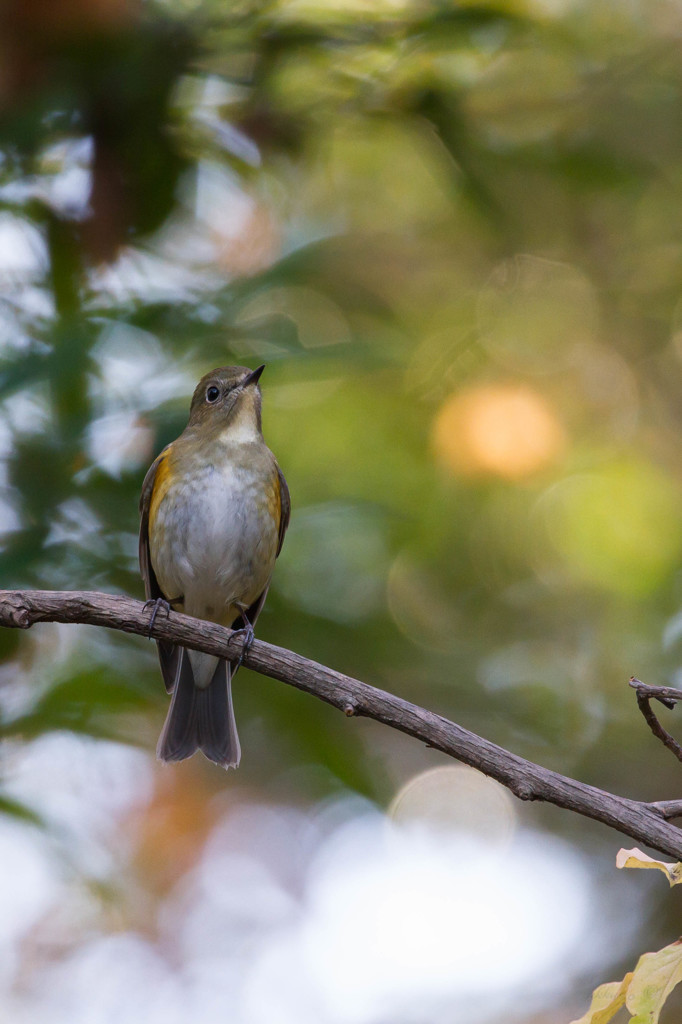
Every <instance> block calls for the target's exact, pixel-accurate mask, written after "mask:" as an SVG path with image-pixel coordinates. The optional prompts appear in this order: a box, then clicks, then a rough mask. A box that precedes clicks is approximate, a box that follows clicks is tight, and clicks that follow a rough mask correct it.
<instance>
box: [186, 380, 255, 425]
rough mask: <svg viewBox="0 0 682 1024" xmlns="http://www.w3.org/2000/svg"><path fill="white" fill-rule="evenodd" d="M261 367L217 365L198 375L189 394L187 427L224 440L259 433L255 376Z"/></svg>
mask: <svg viewBox="0 0 682 1024" xmlns="http://www.w3.org/2000/svg"><path fill="white" fill-rule="evenodd" d="M264 369H265V366H264V365H263V366H259V367H258V368H257V369H256V370H249V369H248V367H246V366H219V367H218V368H217V369H215V370H211V372H210V373H207V374H206V375H205V376H204V377H202V378H201V380H200V381H199V383H198V384H197V386H196V388H195V390H194V395H193V397H192V405H191V406H190V412H189V427H190V428H192V427H199V428H200V429H201V430H202V431H203V430H208V429H209V428H210V432H211V434H213V433H220V434H221V435H223V436H224V438H225V439H226V440H235V441H237V440H240V439H241V440H249V439H251V436H253V439H256V438H257V437H258V436H259V435H260V432H261V393H260V388H259V386H258V379H259V377H260V375H261V373H262V372H263V370H264Z"/></svg>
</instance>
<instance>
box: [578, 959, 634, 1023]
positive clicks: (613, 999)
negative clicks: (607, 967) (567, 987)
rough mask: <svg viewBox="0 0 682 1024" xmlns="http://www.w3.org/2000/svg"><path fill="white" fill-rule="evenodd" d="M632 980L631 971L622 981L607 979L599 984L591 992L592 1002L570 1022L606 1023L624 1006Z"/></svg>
mask: <svg viewBox="0 0 682 1024" xmlns="http://www.w3.org/2000/svg"><path fill="white" fill-rule="evenodd" d="M631 981H632V971H630V972H629V973H628V974H626V975H625V977H624V978H623V980H622V981H609V982H607V983H606V984H605V985H600V986H599V988H596V989H595V990H594V992H593V994H592V1002H591V1003H590V1008H589V1010H588V1011H587V1013H585V1014H583V1016H582V1017H581V1018H580V1019H579V1020H574V1021H571V1024H608V1022H609V1021H610V1020H613V1018H614V1017H615V1015H616V1014H617V1013H618V1011H619V1010H620V1009H621V1008H622V1007H623V1006H625V996H626V994H627V991H628V987H629V985H630V982H631Z"/></svg>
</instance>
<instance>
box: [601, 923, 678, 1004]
mask: <svg viewBox="0 0 682 1024" xmlns="http://www.w3.org/2000/svg"><path fill="white" fill-rule="evenodd" d="M680 981H682V939H678V940H677V941H676V942H673V943H671V945H669V946H665V947H664V948H663V949H659V951H658V952H657V953H645V954H644V955H643V956H641V957H640V958H639V961H638V962H637V966H636V967H635V969H634V972H633V974H632V981H631V982H630V986H629V988H628V990H627V994H626V998H625V1005H626V1006H627V1008H628V1010H629V1011H630V1013H632V1014H634V1016H633V1017H632V1020H631V1021H630V1024H658V1016H659V1014H660V1012H661V1009H662V1007H663V1004H664V1003H665V1001H666V999H667V998H668V996H669V995H670V993H671V992H672V990H673V989H674V988H675V986H676V985H678V984H679V983H680ZM607 1019H608V1018H607Z"/></svg>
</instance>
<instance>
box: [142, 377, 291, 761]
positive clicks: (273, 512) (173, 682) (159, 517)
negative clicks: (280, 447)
mask: <svg viewBox="0 0 682 1024" xmlns="http://www.w3.org/2000/svg"><path fill="white" fill-rule="evenodd" d="M263 370H264V365H263V366H259V367H258V368H257V369H255V370H250V369H249V368H248V367H245V366H221V367H218V368H217V369H215V370H211V372H210V373H207V374H206V375H205V376H204V377H202V378H201V380H200V381H199V383H198V384H197V386H196V389H195V391H194V395H193V397H192V402H191V406H190V413H189V422H188V424H187V426H186V428H185V430H184V431H183V432H182V434H180V436H179V437H178V438H177V439H176V440H175V441H173V442H171V444H169V445H167V446H166V447H165V448H164V449H163V451H162V452H161V453H160V454H159V455H158V457H157V458H156V459H155V460H154V462H153V463H152V465H151V466H150V468H149V470H148V472H147V474H146V476H145V478H144V482H143V484H142V495H141V497H140V538H139V559H140V571H141V574H142V579H143V581H144V588H145V596H146V598H147V605H152V606H153V612H152V617H151V620H150V633H151V629H152V627H153V622H154V618H155V616H156V614H157V612H158V611H159V609H160V608H161V607H163V608H164V609H165V611H166V612H168V611H169V610H170V609H171V608H172V609H174V610H175V611H180V612H184V613H185V614H187V615H192V616H194V617H196V618H199V619H207V620H208V621H210V622H217V623H220V625H222V626H227V627H231V628H233V629H236V630H240V631H241V632H242V633H243V640H244V644H243V647H242V657H243V655H244V651H245V650H247V649H248V647H249V646H250V644H251V643H252V642H253V636H254V633H253V630H254V626H255V624H256V620H257V619H258V616H259V614H260V612H261V610H262V608H263V604H264V603H265V598H266V596H267V593H268V588H269V586H270V579H271V577H272V573H273V570H274V567H275V560H276V558H277V556H278V555H279V553H280V551H281V550H282V543H283V541H284V535H285V533H286V530H287V527H288V525H289V517H290V512H291V500H290V497H289V488H288V487H287V483H286V480H285V479H284V475H283V473H282V471H281V469H280V468H279V465H278V463H277V460H276V459H275V456H274V455H273V454H272V452H271V451H270V449H269V448H268V446H267V445H266V443H265V441H264V440H263V433H262V426H261V404H262V396H261V390H260V385H259V383H258V382H259V379H260V376H261V374H262V372H263ZM157 647H158V654H159V662H160V665H161V673H162V675H163V679H164V682H165V684H166V690H167V691H168V692H169V693H170V695H171V702H170V707H169V709H168V714H167V717H166V721H165V724H164V727H163V730H162V732H161V736H160V739H159V743H158V746H157V751H156V754H157V757H158V758H159V760H160V761H166V762H174V761H182V760H184V759H185V758H187V757H190V756H191V755H192V754H194V753H195V751H197V750H201V751H202V752H203V753H204V754H205V756H206V757H207V758H209V760H211V761H213V762H215V763H216V764H218V765H221V766H222V767H224V768H236V767H237V766H238V764H239V760H240V755H241V751H240V745H239V736H238V734H237V726H236V723H235V717H234V710H233V706H232V688H231V682H232V677H233V676H234V674H235V672H236V670H237V669H238V668H239V665H240V664H241V658H239V659H237V658H236V657H235V656H234V655H233V656H230V654H229V653H228V652H227V651H226V654H225V657H222V658H219V657H215V656H214V655H212V654H204V653H202V652H200V651H191V650H187V649H186V648H183V647H180V646H178V645H175V644H172V643H169V642H167V641H157Z"/></svg>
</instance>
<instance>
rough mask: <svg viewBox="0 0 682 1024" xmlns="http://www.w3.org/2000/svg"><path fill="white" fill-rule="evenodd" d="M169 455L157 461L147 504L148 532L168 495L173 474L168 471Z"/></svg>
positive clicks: (152, 527) (151, 528)
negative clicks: (150, 496)
mask: <svg viewBox="0 0 682 1024" xmlns="http://www.w3.org/2000/svg"><path fill="white" fill-rule="evenodd" d="M168 455H169V453H168V452H166V453H165V454H164V455H162V456H161V458H160V459H159V465H158V467H157V470H156V475H155V477H154V485H153V487H152V498H151V501H150V503H149V532H150V534H151V532H152V531H153V529H154V523H155V522H156V516H157V514H158V511H159V506H160V504H161V502H162V501H163V499H164V498H165V497H166V495H167V494H168V489H169V487H170V485H171V482H172V479H173V474H172V473H171V469H170V459H169V458H168Z"/></svg>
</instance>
